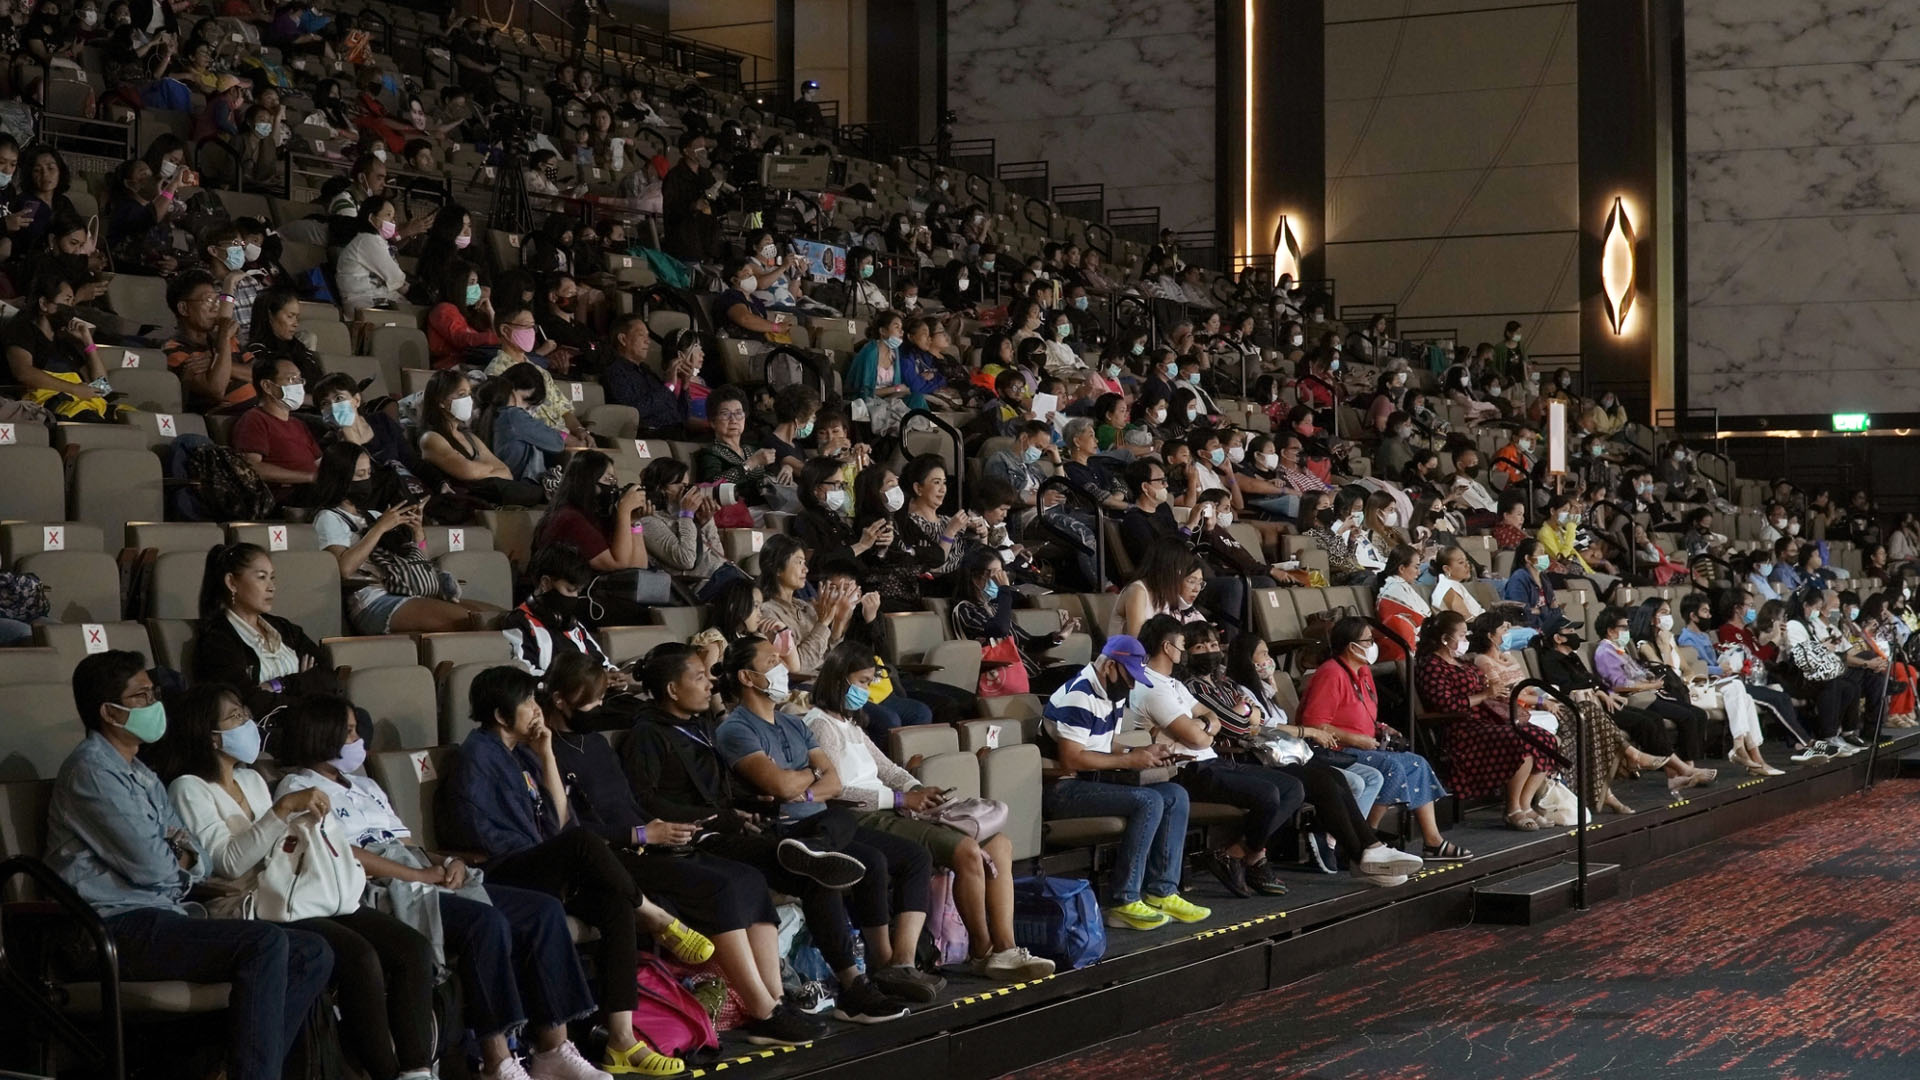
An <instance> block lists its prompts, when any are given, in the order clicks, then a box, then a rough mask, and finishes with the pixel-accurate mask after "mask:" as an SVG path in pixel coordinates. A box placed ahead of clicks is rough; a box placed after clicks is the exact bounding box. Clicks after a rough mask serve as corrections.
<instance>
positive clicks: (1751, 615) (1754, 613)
mask: <svg viewBox="0 0 1920 1080" xmlns="http://www.w3.org/2000/svg"><path fill="white" fill-rule="evenodd" d="M1759 617H1760V613H1759V612H1757V611H1755V610H1753V609H1752V608H1748V609H1747V617H1746V619H1745V621H1746V622H1748V623H1751V622H1753V620H1755V619H1757V618H1759Z"/></svg>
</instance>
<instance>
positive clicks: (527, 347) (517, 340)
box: [507, 326, 533, 352]
mask: <svg viewBox="0 0 1920 1080" xmlns="http://www.w3.org/2000/svg"><path fill="white" fill-rule="evenodd" d="M507 342H508V344H511V345H512V346H513V347H514V348H516V349H519V350H520V351H521V352H532V351H533V327H531V326H510V327H508V328H507Z"/></svg>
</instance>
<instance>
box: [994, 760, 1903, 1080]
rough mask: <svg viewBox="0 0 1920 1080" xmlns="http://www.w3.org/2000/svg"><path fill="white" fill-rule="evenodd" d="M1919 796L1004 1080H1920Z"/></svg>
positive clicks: (1834, 811) (1864, 808)
mask: <svg viewBox="0 0 1920 1080" xmlns="http://www.w3.org/2000/svg"><path fill="white" fill-rule="evenodd" d="M1916 809H1920V781H1892V782H1887V783H1883V784H1881V785H1880V786H1879V787H1877V788H1876V789H1874V790H1873V791H1872V792H1871V793H1868V794H1865V795H1854V796H1850V797H1848V798H1846V799H1843V800H1840V801H1839V802H1836V803H1834V804H1832V805H1830V806H1826V807H1822V808H1819V809H1815V810H1808V811H1803V812H1801V813H1799V814H1795V815H1792V816H1790V817H1787V818H1783V819H1781V820H1779V821H1777V822H1774V823H1772V824H1770V825H1765V826H1762V827H1759V828H1756V829H1753V830H1751V831H1749V832H1746V833H1742V834H1740V835H1739V836H1736V837H1733V838H1731V839H1729V840H1726V841H1722V842H1720V843H1718V844H1716V845H1712V846H1710V847H1708V848H1705V849H1702V850H1700V851H1697V852H1691V853H1686V854H1683V855H1680V856H1677V858H1682V859H1689V860H1693V861H1695V862H1697V863H1698V864H1699V867H1698V872H1697V873H1696V874H1695V875H1694V876H1692V877H1689V878H1688V879H1686V880H1685V881H1682V882H1680V883H1678V884H1675V885H1672V886H1669V887H1667V888H1664V889H1660V890H1658V891H1655V892H1651V893H1648V894H1646V895H1643V896H1640V897H1636V898H1634V899H1631V900H1625V901H1614V902H1611V903H1607V904H1603V905H1601V906H1600V907H1597V908H1595V909H1594V910H1593V911H1591V912H1588V913H1587V914H1586V915H1584V916H1580V917H1577V918H1573V919H1569V920H1567V921H1564V922H1561V923H1559V924H1557V925H1554V926H1551V927H1547V928H1544V929H1532V930H1528V929H1522V928H1518V927H1485V928H1481V927H1472V928H1468V929H1464V930H1459V931H1453V932H1447V933H1439V934H1432V935H1429V936H1427V937H1425V938H1421V939H1419V940H1417V941H1415V942H1413V943H1412V944H1411V945H1409V946H1406V947H1404V948H1403V949H1402V951H1401V952H1400V953H1399V954H1398V955H1394V956H1383V957H1377V958H1375V959H1373V960H1369V961H1367V962H1364V963H1361V964H1358V965H1354V966H1351V967H1346V968H1341V969H1338V970H1335V971H1330V972H1326V973H1324V974H1321V975H1317V976H1314V977H1312V978H1309V979H1305V980H1303V981H1301V982H1298V983H1295V984H1294V985H1292V986H1289V987H1286V988H1284V989H1281V990H1276V991H1272V992H1269V993H1266V994H1262V995H1260V996H1258V997H1254V998H1250V999H1248V1000H1246V1001H1244V1002H1241V1003H1239V1004H1237V1005H1229V1006H1226V1007H1223V1008H1221V1009H1218V1010H1215V1011H1214V1012H1213V1013H1211V1014H1208V1015H1204V1016H1196V1017H1188V1018H1184V1019H1180V1020H1177V1021H1174V1022H1172V1023H1169V1024H1163V1025H1161V1026H1158V1027H1153V1028H1149V1029H1147V1030H1145V1031H1141V1032H1139V1033H1137V1034H1134V1035H1131V1036H1128V1037H1126V1038H1124V1039H1120V1040H1116V1041H1115V1042H1113V1043H1109V1044H1107V1045H1104V1046H1101V1047H1098V1048H1095V1049H1094V1050H1091V1051H1088V1052H1086V1053H1083V1054H1081V1055H1078V1056H1076V1057H1073V1058H1070V1059H1064V1060H1061V1061H1056V1062H1051V1063H1048V1064H1046V1065H1041V1066H1037V1067H1035V1068H1032V1069H1028V1070H1025V1071H1023V1072H1020V1073H1017V1074H1013V1075H1015V1076H1018V1077H1028V1078H1032V1080H1077V1078H1082V1077H1084V1078H1087V1080H1095V1078H1102V1080H1104V1078H1108V1077H1112V1076H1116V1075H1131V1076H1142V1077H1178V1078H1182V1080H1188V1078H1199V1077H1209V1078H1220V1080H1230V1078H1239V1077H1255V1076H1259V1077H1294V1078H1309V1077H1324V1078H1329V1080H1331V1078H1336V1077H1340V1078H1347V1077H1352V1078H1360V1077H1364V1078H1367V1080H1441V1078H1448V1080H1452V1078H1462V1077H1512V1078H1529V1080H1549V1078H1558V1077H1578V1076H1598V1075H1601V1074H1606V1075H1607V1076H1609V1077H1611V1078H1614V1080H1639V1078H1642V1077H1682V1076H1684V1077H1700V1076H1712V1077H1755V1078H1758V1077H1765V1078H1767V1080H1843V1078H1856V1080H1858V1078H1875V1080H1877V1078H1882V1077H1885V1078H1889V1080H1891V1078H1902V1080H1907V1078H1912V1077H1916V1076H1920V829H1917V828H1915V826H1914V820H1915V816H1916V815H1915V810H1916Z"/></svg>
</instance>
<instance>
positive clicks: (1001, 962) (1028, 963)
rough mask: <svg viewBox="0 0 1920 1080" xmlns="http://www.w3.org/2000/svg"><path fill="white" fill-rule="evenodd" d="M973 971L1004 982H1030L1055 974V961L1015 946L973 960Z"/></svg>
mask: <svg viewBox="0 0 1920 1080" xmlns="http://www.w3.org/2000/svg"><path fill="white" fill-rule="evenodd" d="M973 973H974V974H975V975H984V976H986V977H987V978H989V979H999V980H1001V981H1002V982H1028V981H1030V980H1033V979H1044V978H1046V977H1047V976H1049V975H1051V974H1053V961H1051V960H1048V959H1046V958H1044V957H1039V956H1035V955H1033V954H1032V953H1030V952H1028V951H1027V950H1025V949H1023V948H1020V947H1019V946H1017V945H1016V946H1015V947H1013V948H1011V949H1001V950H1000V951H999V952H997V953H992V954H989V955H988V956H985V957H982V958H980V959H977V960H974V961H973Z"/></svg>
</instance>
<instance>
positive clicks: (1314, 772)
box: [1278, 761, 1377, 859]
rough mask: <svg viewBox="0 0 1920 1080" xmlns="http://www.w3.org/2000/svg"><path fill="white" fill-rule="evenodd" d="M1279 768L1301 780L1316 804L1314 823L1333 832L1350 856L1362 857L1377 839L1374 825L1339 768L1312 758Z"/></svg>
mask: <svg viewBox="0 0 1920 1080" xmlns="http://www.w3.org/2000/svg"><path fill="white" fill-rule="evenodd" d="M1278 769H1279V771H1280V772H1283V773H1286V774H1287V775H1288V776H1291V777H1293V778H1294V779H1295V780H1298V781H1300V786H1301V787H1302V788H1303V789H1305V791H1306V796H1307V802H1308V803H1311V804H1312V806H1313V812H1314V814H1315V823H1316V824H1317V825H1319V827H1320V828H1321V829H1322V830H1324V831H1325V832H1327V833H1328V834H1330V835H1331V836H1332V837H1333V839H1334V840H1335V841H1336V842H1337V843H1339V845H1340V847H1341V849H1342V850H1345V851H1348V852H1351V853H1352V854H1351V855H1350V856H1349V857H1350V858H1355V859H1357V858H1359V857H1360V853H1361V852H1363V851H1365V850H1367V849H1368V848H1369V847H1372V846H1373V844H1374V843H1375V841H1376V839H1377V837H1376V836H1375V834H1374V831H1373V826H1371V825H1369V824H1367V815H1365V814H1363V813H1361V812H1360V804H1359V803H1357V802H1354V801H1353V785H1351V784H1349V783H1347V779H1346V777H1345V775H1343V774H1342V773H1341V771H1340V770H1339V769H1336V768H1334V767H1333V766H1331V765H1318V764H1315V763H1313V762H1311V761H1309V762H1307V763H1306V764H1304V765H1281V766H1278Z"/></svg>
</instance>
